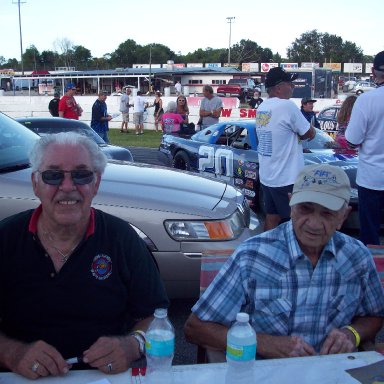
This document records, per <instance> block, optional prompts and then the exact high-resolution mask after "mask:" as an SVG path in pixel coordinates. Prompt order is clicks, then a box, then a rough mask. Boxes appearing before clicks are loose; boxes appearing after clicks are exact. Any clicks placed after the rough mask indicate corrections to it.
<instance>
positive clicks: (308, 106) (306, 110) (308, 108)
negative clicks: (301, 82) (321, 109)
mask: <svg viewBox="0 0 384 384" xmlns="http://www.w3.org/2000/svg"><path fill="white" fill-rule="evenodd" d="M316 101H317V100H315V99H311V98H310V97H303V98H302V99H301V113H302V114H303V115H304V117H305V118H306V119H307V120H308V122H310V123H311V122H312V119H313V123H312V125H313V126H314V127H315V128H320V123H319V121H318V120H317V118H316V114H315V112H313V104H314V103H316Z"/></svg>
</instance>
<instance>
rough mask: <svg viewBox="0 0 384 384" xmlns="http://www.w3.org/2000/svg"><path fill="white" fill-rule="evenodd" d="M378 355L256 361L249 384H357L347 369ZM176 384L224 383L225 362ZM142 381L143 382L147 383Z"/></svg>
mask: <svg viewBox="0 0 384 384" xmlns="http://www.w3.org/2000/svg"><path fill="white" fill-rule="evenodd" d="M383 359H384V356H383V355H381V354H380V353H378V352H373V351H372V352H360V353H349V354H340V355H328V356H313V357H302V358H290V359H273V360H272V359H270V360H257V361H255V370H254V377H253V379H251V378H250V380H249V383H250V384H251V383H253V382H254V383H268V384H281V383H284V384H289V383H292V384H293V383H294V384H308V383H311V384H316V383H319V384H320V383H321V384H337V383H340V384H354V383H355V384H356V383H359V382H358V381H357V380H355V379H353V378H352V377H351V376H350V375H349V374H348V373H347V372H345V370H346V369H351V368H358V367H362V366H365V365H369V364H373V363H376V362H378V361H380V360H383ZM173 372H174V384H181V383H189V384H205V383H207V384H212V383H215V384H220V383H224V377H225V372H226V363H220V364H197V365H178V366H173ZM145 382H146V380H145V378H143V379H142V380H141V383H145ZM27 383H29V384H30V383H31V380H28V379H25V378H23V377H21V376H19V375H16V374H14V373H8V372H6V373H0V384H27ZM38 383H42V384H62V383H63V384H67V383H68V384H69V383H71V384H130V383H140V381H136V380H134V379H132V378H131V372H130V371H127V372H124V373H121V374H118V375H105V374H103V373H102V372H99V371H96V370H88V371H71V372H69V373H68V374H67V375H66V376H63V377H46V378H41V379H39V380H38Z"/></svg>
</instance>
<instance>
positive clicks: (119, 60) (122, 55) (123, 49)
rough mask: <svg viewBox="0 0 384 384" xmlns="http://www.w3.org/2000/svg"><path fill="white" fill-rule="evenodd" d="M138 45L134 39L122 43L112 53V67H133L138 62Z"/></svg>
mask: <svg viewBox="0 0 384 384" xmlns="http://www.w3.org/2000/svg"><path fill="white" fill-rule="evenodd" d="M137 49H138V45H137V44H136V42H135V41H134V40H132V39H128V40H126V41H124V42H123V43H121V44H120V45H119V46H118V47H117V49H116V50H115V51H114V52H112V53H111V59H110V63H111V66H112V67H115V68H116V67H123V68H124V67H132V64H134V63H137Z"/></svg>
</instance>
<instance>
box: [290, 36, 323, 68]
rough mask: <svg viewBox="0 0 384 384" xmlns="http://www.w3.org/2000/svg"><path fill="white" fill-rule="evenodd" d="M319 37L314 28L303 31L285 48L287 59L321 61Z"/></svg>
mask: <svg viewBox="0 0 384 384" xmlns="http://www.w3.org/2000/svg"><path fill="white" fill-rule="evenodd" d="M321 37H322V35H321V33H318V32H317V30H316V29H314V30H312V31H309V32H305V33H303V34H302V35H301V36H300V37H299V38H298V39H296V40H295V41H294V42H293V43H292V45H290V46H289V48H288V49H287V55H288V59H289V60H292V61H297V62H302V61H309V62H321V61H322V49H321Z"/></svg>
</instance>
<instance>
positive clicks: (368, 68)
mask: <svg viewBox="0 0 384 384" xmlns="http://www.w3.org/2000/svg"><path fill="white" fill-rule="evenodd" d="M372 67H373V63H365V73H366V74H371V73H372Z"/></svg>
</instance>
